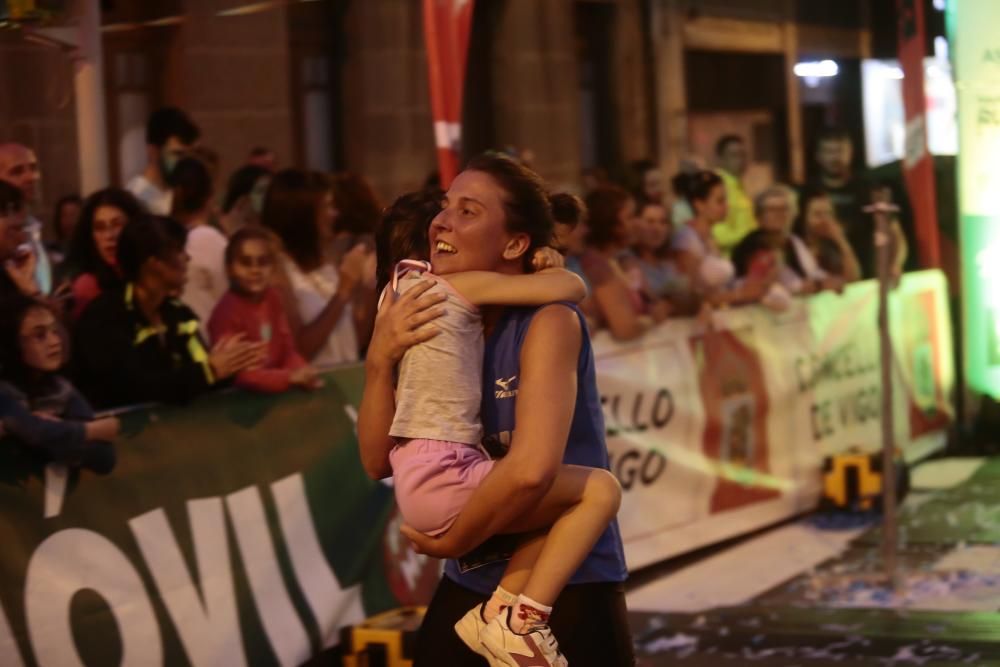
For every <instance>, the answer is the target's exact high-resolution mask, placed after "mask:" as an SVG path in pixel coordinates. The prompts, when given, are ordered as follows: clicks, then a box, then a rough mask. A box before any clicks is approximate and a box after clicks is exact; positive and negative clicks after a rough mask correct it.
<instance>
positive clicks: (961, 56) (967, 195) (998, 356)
mask: <svg viewBox="0 0 1000 667" xmlns="http://www.w3.org/2000/svg"><path fill="white" fill-rule="evenodd" d="M998 20H1000V3H998V2H996V0H950V2H949V3H948V28H949V33H950V37H951V43H952V45H953V47H952V52H953V53H954V60H955V72H956V75H957V80H956V87H957V91H958V129H959V141H960V150H959V153H958V175H959V179H958V183H959V188H958V193H959V210H960V212H961V215H960V218H959V247H960V262H961V267H962V297H963V304H962V309H963V322H964V326H963V329H964V341H963V342H964V356H965V373H966V381H967V383H968V385H969V387H971V388H972V389H974V390H975V391H977V392H981V393H984V394H988V395H991V396H993V397H994V398H1000V199H998V198H997V193H998V192H1000V93H998V90H1000V37H998V35H997V31H996V25H997V21H998Z"/></svg>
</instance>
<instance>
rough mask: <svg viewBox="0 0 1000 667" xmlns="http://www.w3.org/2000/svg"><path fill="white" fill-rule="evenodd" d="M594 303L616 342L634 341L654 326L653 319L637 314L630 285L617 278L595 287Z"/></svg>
mask: <svg viewBox="0 0 1000 667" xmlns="http://www.w3.org/2000/svg"><path fill="white" fill-rule="evenodd" d="M594 301H595V302H596V303H597V308H598V311H599V312H600V313H601V317H602V319H603V320H604V322H605V324H606V325H607V328H608V331H610V332H611V335H612V336H614V338H615V339H616V340H634V339H636V338H638V337H639V336H641V335H642V334H644V333H646V332H647V331H649V330H650V328H652V326H653V319H652V318H651V317H648V316H646V315H640V314H639V313H637V312H635V307H634V306H633V305H632V298H631V295H629V288H628V285H626V284H625V282H624V281H623V280H621V279H620V278H619V277H617V276H612V277H611V278H610V279H609V280H607V281H605V282H604V283H602V284H600V285H595V286H594Z"/></svg>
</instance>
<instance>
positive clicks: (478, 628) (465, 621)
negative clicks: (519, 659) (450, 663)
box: [455, 602, 499, 667]
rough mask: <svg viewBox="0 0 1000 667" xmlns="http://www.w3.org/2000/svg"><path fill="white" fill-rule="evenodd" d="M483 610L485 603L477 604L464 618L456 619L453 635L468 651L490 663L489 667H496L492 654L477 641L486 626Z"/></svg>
mask: <svg viewBox="0 0 1000 667" xmlns="http://www.w3.org/2000/svg"><path fill="white" fill-rule="evenodd" d="M485 609H486V603H485V602H484V603H482V604H477V605H476V606H475V607H473V608H472V609H470V610H469V611H467V612H466V613H465V616H463V617H462V618H460V619H458V623H456V624H455V633H456V634H457V635H458V638H459V639H461V640H462V642H463V643H465V645H466V646H468V647H469V649H470V650H472V651H475V652H476V653H478V654H479V655H481V656H483V657H484V658H486V660H487V661H488V662H489V663H490V667H497V665H498V664H499V663H496V662H495V661H494V659H493V654H492V653H490V652H489V651H487V650H486V648H485V647H484V646H483V643H482V642H481V641H479V635H480V634H481V633H482V631H483V628H485V627H486V625H487V623H486V621H485V619H483V611H484V610H485Z"/></svg>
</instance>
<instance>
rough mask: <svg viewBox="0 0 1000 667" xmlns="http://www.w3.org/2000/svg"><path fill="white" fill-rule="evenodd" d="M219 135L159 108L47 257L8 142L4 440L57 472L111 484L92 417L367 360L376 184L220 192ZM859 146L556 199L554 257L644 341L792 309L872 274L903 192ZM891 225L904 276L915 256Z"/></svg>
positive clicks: (2, 159) (260, 175)
mask: <svg viewBox="0 0 1000 667" xmlns="http://www.w3.org/2000/svg"><path fill="white" fill-rule="evenodd" d="M200 139H201V136H200V130H199V128H198V127H197V125H196V124H195V123H194V122H193V121H192V120H191V119H190V118H189V117H188V116H187V114H185V113H184V112H183V111H182V110H180V109H176V108H166V109H160V110H158V111H156V112H154V113H153V114H152V115H151V117H150V119H149V123H148V127H147V136H146V143H147V163H146V166H145V168H144V170H143V172H142V173H141V174H139V175H137V176H135V177H134V178H132V179H131V180H130V181H129V182H128V184H127V185H126V186H125V187H109V188H105V189H102V190H100V191H98V192H94V193H91V194H89V196H87V197H86V198H84V199H81V198H80V197H79V196H76V195H68V196H66V197H63V198H62V199H60V200H59V203H58V205H57V206H56V207H55V211H54V213H53V216H52V226H51V228H52V230H53V234H52V239H51V241H50V242H49V243H48V244H44V243H43V242H42V236H41V227H42V226H41V222H40V221H39V220H38V219H37V218H36V217H35V214H36V213H37V211H36V207H37V199H38V197H37V192H38V184H39V179H40V177H41V169H40V166H39V164H38V161H37V159H36V158H35V154H34V152H33V151H32V150H31V149H30V148H29V147H26V146H22V145H19V144H3V145H0V262H2V270H0V337H2V338H3V347H2V348H0V353H2V354H0V356H2V358H0V399H2V403H0V425H2V429H3V432H2V433H0V434H2V435H12V436H14V437H16V438H17V439H19V440H20V441H22V442H23V443H26V444H27V445H28V446H29V448H32V450H33V451H34V452H35V453H36V454H37V455H38V456H40V457H42V458H43V459H45V460H48V461H55V462H60V463H66V464H69V465H74V466H84V467H88V468H91V469H93V470H95V471H98V472H106V471H108V470H110V469H111V467H112V466H113V465H114V451H113V449H112V448H111V447H110V445H109V441H111V440H112V439H113V438H114V437H115V435H116V433H117V428H118V424H117V421H116V420H115V419H114V418H98V417H95V412H94V411H95V409H96V410H106V409H109V408H117V407H121V406H126V405H132V404H137V403H143V402H168V403H181V402H184V401H187V400H190V399H191V398H193V397H195V396H198V395H199V394H203V393H205V392H208V391H211V390H213V389H216V388H219V387H224V386H228V385H230V384H235V385H238V386H241V387H243V388H246V389H249V390H253V391H260V392H283V391H287V390H290V389H292V388H300V389H304V390H309V389H314V388H316V387H319V386H320V385H321V383H322V381H321V379H320V377H319V375H318V373H317V370H316V369H317V368H323V367H328V366H331V365H335V364H341V363H347V362H352V361H357V360H358V359H360V358H361V356H362V355H363V354H364V350H365V346H366V343H367V340H368V338H369V336H370V334H371V330H372V327H373V324H374V318H375V313H376V302H377V298H376V297H377V293H376V275H375V268H376V257H375V247H374V238H375V233H376V231H377V227H378V223H379V218H380V216H381V215H382V207H381V205H380V203H379V200H378V197H377V196H376V194H375V193H374V191H373V189H372V187H371V186H370V184H369V183H368V182H367V181H366V180H365V179H364V178H363V177H361V176H359V175H357V174H352V173H338V174H333V175H329V174H322V173H318V172H313V171H307V170H302V169H296V168H286V169H279V168H278V161H277V156H276V155H275V154H274V153H273V152H272V151H269V150H267V149H266V148H260V147H258V148H254V149H253V150H252V151H250V153H249V155H248V157H247V160H246V163H245V164H244V165H242V166H240V167H239V168H238V169H237V170H236V171H234V172H233V173H232V175H231V176H229V178H228V180H227V181H226V189H225V192H217V191H216V185H215V184H216V183H217V182H221V181H220V180H219V179H218V178H217V176H218V173H217V172H218V159H217V156H216V155H215V153H214V152H213V151H211V150H210V149H207V148H205V147H204V146H201V144H200ZM850 151H851V146H850V139H849V138H848V137H847V136H846V135H844V134H843V133H838V132H830V133H828V134H826V135H824V136H823V138H822V139H821V141H820V143H819V148H818V152H817V156H816V157H817V163H818V164H819V166H820V168H821V172H820V174H821V175H820V177H819V178H818V179H817V180H816V181H815V182H811V183H808V184H805V185H804V186H803V187H802V188H801V189H798V190H797V189H793V188H792V187H789V186H787V185H783V184H780V183H779V184H774V185H772V186H770V187H768V188H766V189H765V190H763V191H762V192H760V193H759V194H757V195H756V197H755V198H751V197H750V196H749V195H748V194H747V193H746V192H745V190H744V186H743V182H742V176H743V173H744V171H745V170H746V166H747V148H746V145H745V142H744V141H743V140H742V139H741V138H739V137H736V136H727V137H724V138H722V139H721V140H720V141H719V142H718V145H717V151H716V153H717V155H716V158H717V162H718V168H717V169H714V170H708V169H704V168H699V166H698V165H697V164H695V163H693V162H687V163H684V164H683V165H682V170H681V171H680V173H678V174H677V175H676V176H675V177H674V178H672V179H671V180H670V181H669V185H670V187H671V189H672V191H673V196H670V195H668V193H667V188H666V187H665V184H666V183H667V181H666V180H665V179H664V178H663V174H662V172H661V170H660V168H659V166H658V165H656V164H655V163H653V162H651V161H642V162H639V163H637V164H635V165H634V174H633V177H632V178H631V179H630V180H631V182H629V183H624V184H615V183H612V182H610V181H609V179H608V177H607V173H606V172H604V171H603V170H600V169H590V170H588V171H587V172H585V173H584V174H583V179H582V183H581V185H582V187H581V190H580V194H581V198H577V197H575V196H573V195H559V196H557V197H555V198H554V200H553V214H554V216H553V217H554V219H555V221H556V229H555V236H554V238H553V239H552V245H553V247H555V248H556V249H557V250H559V251H560V252H562V253H563V254H564V256H565V258H566V266H567V268H569V269H570V270H572V271H574V272H575V273H577V274H579V275H580V276H581V277H582V278H583V280H584V282H585V283H586V285H587V287H588V291H589V296H588V297H587V299H586V300H585V301H584V303H583V304H582V308H583V310H584V312H585V314H586V316H587V318H588V323H589V325H590V327H591V328H592V329H593V330H598V329H606V330H608V331H609V332H610V335H611V336H612V337H614V338H615V339H618V340H630V339H635V338H638V337H640V336H642V335H643V333H644V332H646V331H647V330H649V329H650V328H651V327H653V326H655V325H657V324H658V323H660V322H663V321H665V320H667V319H669V318H675V317H689V316H696V315H700V314H704V313H706V312H708V311H711V310H713V309H716V308H726V307H734V306H740V305H744V304H756V303H760V304H763V305H764V306H766V307H769V308H773V309H784V308H788V307H789V306H790V304H792V303H793V300H794V297H795V296H797V295H807V294H812V293H815V292H817V291H820V290H841V289H842V288H843V287H844V285H845V284H846V283H848V282H851V281H855V280H859V279H862V278H866V277H871V276H872V275H873V271H874V267H873V263H874V254H873V250H872V246H873V241H872V238H871V237H872V234H871V229H872V225H871V222H870V220H868V219H866V217H865V215H864V214H863V212H862V208H863V206H865V205H866V204H867V203H869V202H870V201H872V200H873V199H872V198H876V199H877V198H885V197H886V192H885V190H884V188H882V189H880V188H871V187H868V186H866V185H864V184H863V183H862V182H861V181H860V180H859V179H856V178H855V177H854V176H853V175H852V173H851V171H850V161H851V155H850ZM421 196H422V197H423V198H424V199H427V198H428V194H427V192H425V193H424V194H423V195H421ZM434 196H437V195H434ZM431 199H433V197H431ZM580 199H582V200H583V206H581V205H580ZM581 212H582V213H581ZM894 230H895V235H896V237H897V240H898V242H897V243H896V244H895V246H896V257H897V266H900V267H901V266H902V261H903V259H904V258H905V252H906V247H905V240H904V239H903V236H902V233H901V232H899V227H898V224H894Z"/></svg>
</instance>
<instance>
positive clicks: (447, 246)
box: [430, 170, 530, 275]
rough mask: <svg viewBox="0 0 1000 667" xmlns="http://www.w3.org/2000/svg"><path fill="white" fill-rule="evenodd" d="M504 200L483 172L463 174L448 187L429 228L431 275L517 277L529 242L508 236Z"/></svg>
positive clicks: (525, 237)
mask: <svg viewBox="0 0 1000 667" xmlns="http://www.w3.org/2000/svg"><path fill="white" fill-rule="evenodd" d="M505 196H506V193H505V192H504V190H503V189H502V188H501V187H500V186H499V185H498V184H497V182H496V181H494V180H493V178H492V177H491V176H489V175H488V174H486V173H484V172H480V171H472V170H467V171H463V172H462V173H461V174H459V175H458V176H457V177H456V178H455V180H454V181H452V184H451V187H450V188H449V189H448V192H447V193H446V194H445V197H444V199H443V200H442V202H441V212H440V213H438V214H437V216H435V218H434V220H433V221H432V222H431V226H430V257H431V264H432V266H433V268H434V273H437V274H438V275H448V274H450V273H459V272H461V271H501V272H507V273H510V272H517V271H518V268H517V267H519V266H520V264H521V262H520V258H521V256H522V255H523V254H524V252H525V251H526V250H527V248H528V245H529V243H530V239H529V238H528V235H527V234H510V233H509V232H508V231H507V228H506V213H505V211H504V197H505Z"/></svg>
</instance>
